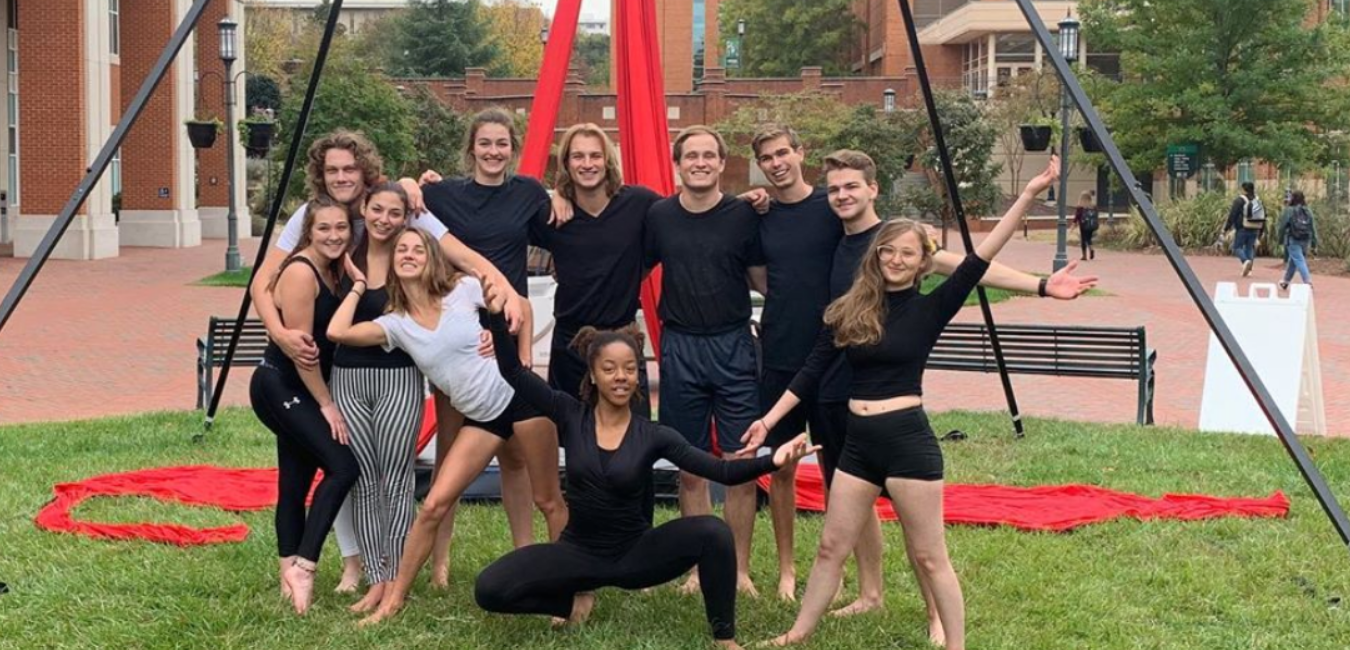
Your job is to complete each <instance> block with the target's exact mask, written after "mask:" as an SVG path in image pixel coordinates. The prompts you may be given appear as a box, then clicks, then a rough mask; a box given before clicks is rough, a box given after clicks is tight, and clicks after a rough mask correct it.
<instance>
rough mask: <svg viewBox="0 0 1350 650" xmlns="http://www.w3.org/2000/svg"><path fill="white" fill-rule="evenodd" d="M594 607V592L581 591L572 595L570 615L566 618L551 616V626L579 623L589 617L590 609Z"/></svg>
mask: <svg viewBox="0 0 1350 650" xmlns="http://www.w3.org/2000/svg"><path fill="white" fill-rule="evenodd" d="M594 609H595V592H594V591H583V592H581V593H579V594H577V595H575V596H573V597H572V615H571V616H569V617H567V618H558V617H557V616H554V617H553V627H555V628H557V627H567V626H572V625H581V624H582V623H585V622H586V619H588V618H590V617H591V611H592V610H594Z"/></svg>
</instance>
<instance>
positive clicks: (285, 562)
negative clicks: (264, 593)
mask: <svg viewBox="0 0 1350 650" xmlns="http://www.w3.org/2000/svg"><path fill="white" fill-rule="evenodd" d="M293 562H295V556H294V555H287V556H286V557H283V558H281V559H280V560H279V562H278V566H277V582H280V583H281V597H282V598H290V597H291V587H290V585H287V584H286V569H288V568H290V566H291V563H293Z"/></svg>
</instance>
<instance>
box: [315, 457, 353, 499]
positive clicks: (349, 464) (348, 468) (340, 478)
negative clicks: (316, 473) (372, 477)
mask: <svg viewBox="0 0 1350 650" xmlns="http://www.w3.org/2000/svg"><path fill="white" fill-rule="evenodd" d="M323 474H324V478H326V479H328V480H330V481H333V482H334V484H336V485H337V486H339V487H341V488H342V489H343V490H344V491H346V490H350V489H352V487H354V486H355V485H356V483H357V480H358V479H360V478H361V466H360V465H357V463H356V459H355V458H348V459H344V460H342V461H339V462H337V463H333V466H332V467H328V468H325V469H324V472H323Z"/></svg>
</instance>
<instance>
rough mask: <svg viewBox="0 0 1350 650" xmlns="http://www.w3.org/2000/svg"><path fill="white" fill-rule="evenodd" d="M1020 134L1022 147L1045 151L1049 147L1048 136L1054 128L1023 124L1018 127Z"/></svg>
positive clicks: (1051, 134)
mask: <svg viewBox="0 0 1350 650" xmlns="http://www.w3.org/2000/svg"><path fill="white" fill-rule="evenodd" d="M1018 131H1019V132H1020V134H1021V136H1022V147H1023V148H1024V149H1026V150H1027V151H1045V150H1046V149H1049V148H1050V138H1051V137H1052V136H1053V135H1054V129H1052V128H1051V127H1048V126H1042V125H1039V124H1023V125H1021V126H1019V127H1018Z"/></svg>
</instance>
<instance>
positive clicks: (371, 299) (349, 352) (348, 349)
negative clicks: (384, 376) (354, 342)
mask: <svg viewBox="0 0 1350 650" xmlns="http://www.w3.org/2000/svg"><path fill="white" fill-rule="evenodd" d="M353 284H355V283H354V282H352V280H351V278H346V279H344V280H343V281H342V284H341V285H340V286H341V289H340V290H339V291H338V295H340V296H344V297H345V296H346V295H347V292H348V291H351V290H352V285H353ZM388 304H389V289H388V288H387V287H380V288H378V289H375V288H373V287H366V290H365V293H362V294H361V297H360V298H359V299H358V300H357V302H356V314H355V315H353V316H352V323H353V324H355V323H365V322H368V321H373V320H375V319H376V318H379V317H380V316H383V315H384V312H385V307H386V306H387V305H388ZM333 365H335V366H337V367H339V368H409V367H411V366H413V365H415V364H414V363H413V360H412V357H410V356H408V353H407V352H404V351H403V350H400V349H398V348H394V349H393V350H390V351H388V352H385V351H384V349H383V348H381V347H380V346H378V345H372V346H369V347H366V346H351V345H339V346H337V351H335V352H334V353H333Z"/></svg>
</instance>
